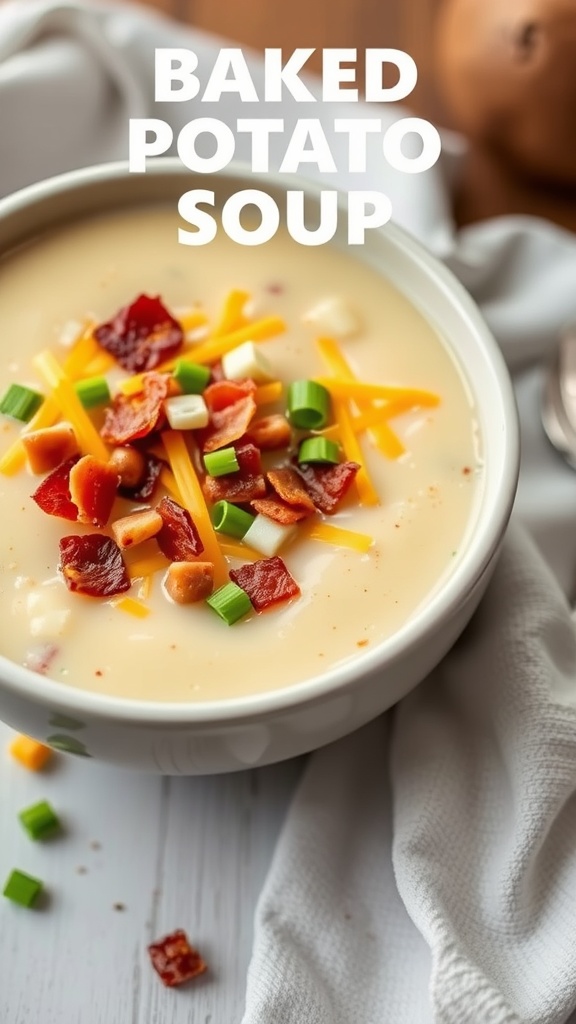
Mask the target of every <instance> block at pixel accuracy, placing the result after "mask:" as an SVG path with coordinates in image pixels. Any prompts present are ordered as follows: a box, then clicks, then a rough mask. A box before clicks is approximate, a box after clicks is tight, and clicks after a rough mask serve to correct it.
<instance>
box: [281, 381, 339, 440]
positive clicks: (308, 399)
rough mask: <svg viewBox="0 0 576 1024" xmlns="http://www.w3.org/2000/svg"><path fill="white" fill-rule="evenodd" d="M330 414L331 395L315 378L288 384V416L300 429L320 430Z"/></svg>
mask: <svg viewBox="0 0 576 1024" xmlns="http://www.w3.org/2000/svg"><path fill="white" fill-rule="evenodd" d="M329 416H330V395H329V393H328V391H327V390H326V388H325V387H324V385H323V384H318V383H317V382H316V381H315V380H294V381H292V383H291V384H290V385H289V386H288V417H289V419H290V422H291V423H292V425H293V426H295V427H298V428H299V429H300V430H320V429H321V427H325V426H326V424H327V422H328V417H329Z"/></svg>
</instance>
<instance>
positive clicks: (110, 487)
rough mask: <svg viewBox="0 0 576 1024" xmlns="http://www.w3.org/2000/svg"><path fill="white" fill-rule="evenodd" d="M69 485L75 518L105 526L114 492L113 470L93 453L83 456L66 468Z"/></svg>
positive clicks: (116, 486) (113, 500) (114, 475)
mask: <svg viewBox="0 0 576 1024" xmlns="http://www.w3.org/2000/svg"><path fill="white" fill-rule="evenodd" d="M69 487H70V498H71V499H72V501H73V502H74V504H75V505H76V507H77V509H78V521H79V522H80V523H90V525H91V526H106V523H107V522H108V520H109V518H110V513H111V511H112V506H113V505H114V502H115V500H116V495H117V493H118V474H117V473H116V471H115V470H114V469H113V468H112V467H111V466H109V465H108V463H106V462H100V460H99V459H95V458H94V456H93V455H84V456H83V457H82V458H81V459H79V461H78V462H76V463H75V464H74V465H73V466H72V469H71V470H70V479H69Z"/></svg>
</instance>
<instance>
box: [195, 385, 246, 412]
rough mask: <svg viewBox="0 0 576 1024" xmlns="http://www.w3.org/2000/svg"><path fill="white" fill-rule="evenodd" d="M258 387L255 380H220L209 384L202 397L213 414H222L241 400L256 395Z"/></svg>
mask: <svg viewBox="0 0 576 1024" xmlns="http://www.w3.org/2000/svg"><path fill="white" fill-rule="evenodd" d="M255 390H256V385H255V383H254V381H253V380H241V381H235V380H219V381H215V382H214V383H213V384H209V385H208V387H207V388H205V389H204V391H203V392H202V397H203V399H204V401H205V402H206V405H207V406H208V409H209V410H210V412H211V413H214V412H220V411H221V410H222V409H225V408H226V407H227V406H229V405H234V403H235V402H238V401H239V400H240V399H241V398H246V396H247V395H252V394H254V392H255Z"/></svg>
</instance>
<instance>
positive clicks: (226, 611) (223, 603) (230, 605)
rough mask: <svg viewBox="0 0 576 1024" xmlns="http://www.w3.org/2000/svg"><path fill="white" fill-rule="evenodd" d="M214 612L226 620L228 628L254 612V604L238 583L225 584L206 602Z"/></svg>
mask: <svg viewBox="0 0 576 1024" xmlns="http://www.w3.org/2000/svg"><path fill="white" fill-rule="evenodd" d="M206 604H209V605H210V607H211V608H212V610H213V611H215V612H216V614H217V615H219V616H220V618H221V619H224V622H225V623H226V624H227V625H228V626H232V625H234V623H235V622H238V619H241V618H243V617H244V615H248V612H251V611H252V602H251V600H250V598H249V597H248V594H247V593H246V591H245V590H242V587H239V586H238V585H237V584H236V583H225V584H224V586H223V587H219V588H218V590H215V591H214V593H213V594H211V595H210V597H209V598H207V600H206Z"/></svg>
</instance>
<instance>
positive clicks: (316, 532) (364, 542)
mask: <svg viewBox="0 0 576 1024" xmlns="http://www.w3.org/2000/svg"><path fill="white" fill-rule="evenodd" d="M302 529H303V531H304V532H305V533H306V535H307V536H308V537H309V538H310V539H311V540H321V541H324V543H325V544H334V545H336V546H337V547H342V548H351V549H352V550H353V551H361V552H362V554H365V553H366V552H367V551H369V550H370V548H371V547H372V545H373V544H374V539H373V537H369V536H368V534H366V533H358V532H357V531H355V530H344V529H342V528H341V527H339V526H331V525H330V524H329V523H321V522H318V521H317V520H315V519H311V520H310V522H309V523H308V524H306V525H305V526H303V527H302Z"/></svg>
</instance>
